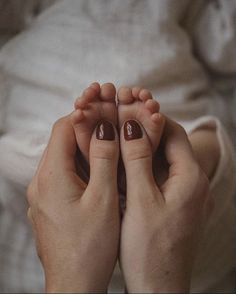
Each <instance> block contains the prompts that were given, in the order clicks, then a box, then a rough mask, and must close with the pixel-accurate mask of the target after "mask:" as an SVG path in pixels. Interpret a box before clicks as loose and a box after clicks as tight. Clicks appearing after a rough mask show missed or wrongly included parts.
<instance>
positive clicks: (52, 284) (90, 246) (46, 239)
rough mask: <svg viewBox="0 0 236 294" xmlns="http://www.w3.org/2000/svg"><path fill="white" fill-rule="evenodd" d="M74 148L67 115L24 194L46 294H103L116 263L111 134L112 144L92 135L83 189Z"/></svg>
mask: <svg viewBox="0 0 236 294" xmlns="http://www.w3.org/2000/svg"><path fill="white" fill-rule="evenodd" d="M114 130H115V129H114ZM76 149H77V143H76V138H75V133H74V128H73V126H72V124H71V119H70V116H67V117H64V118H62V119H60V120H59V121H57V122H56V123H55V125H54V127H53V130H52V134H51V138H50V141H49V144H48V146H47V148H46V150H45V152H44V155H43V158H42V160H41V162H40V165H39V167H38V170H37V172H36V174H35V176H34V178H33V180H32V182H31V184H30V186H29V188H28V192H27V197H28V202H29V206H30V208H29V211H28V216H29V219H30V221H31V223H32V226H33V230H34V233H35V237H36V245H37V251H38V255H39V257H40V260H41V262H42V265H43V268H44V272H45V281H46V289H45V290H46V292H47V293H77V292H79V293H104V292H106V290H107V285H108V283H109V281H110V278H111V275H112V272H113V269H114V266H115V263H116V260H117V254H118V247H119V235H120V219H119V201H118V191H117V181H116V178H117V163H118V155H119V153H118V151H119V148H118V136H117V133H116V138H115V140H113V141H102V140H97V139H96V137H95V133H94V134H93V135H92V139H91V147H90V165H91V175H90V180H89V183H88V185H86V184H85V183H84V182H83V181H82V180H81V179H80V178H79V176H78V175H77V173H76V167H75V153H76Z"/></svg>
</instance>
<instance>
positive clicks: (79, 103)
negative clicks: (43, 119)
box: [74, 87, 97, 109]
mask: <svg viewBox="0 0 236 294" xmlns="http://www.w3.org/2000/svg"><path fill="white" fill-rule="evenodd" d="M96 97H97V92H96V91H95V90H94V89H93V88H90V87H89V88H87V89H85V90H84V91H83V94H82V96H81V97H79V98H77V99H76V101H75V103H74V106H75V109H77V108H80V109H84V108H86V107H87V105H88V104H89V103H90V102H92V101H94V100H95V98H96Z"/></svg>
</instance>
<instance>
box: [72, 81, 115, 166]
mask: <svg viewBox="0 0 236 294" xmlns="http://www.w3.org/2000/svg"><path fill="white" fill-rule="evenodd" d="M115 95H116V89H115V87H114V85H113V84H111V83H106V84H104V85H102V86H101V87H100V85H99V84H98V83H92V84H91V85H90V86H89V87H88V88H87V89H85V90H84V92H83V94H82V96H81V97H80V98H78V99H76V101H75V104H74V106H75V111H74V112H73V114H72V117H71V119H72V124H73V126H74V129H75V134H76V140H77V143H78V146H79V148H80V151H81V152H82V155H83V156H84V157H85V158H86V159H87V161H88V159H89V148H90V140H91V136H92V134H93V131H94V129H95V127H96V125H97V124H98V123H99V121H102V120H104V121H109V122H111V123H113V125H115V126H116V125H117V108H116V101H115Z"/></svg>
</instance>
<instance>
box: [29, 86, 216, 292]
mask: <svg viewBox="0 0 236 294" xmlns="http://www.w3.org/2000/svg"><path fill="white" fill-rule="evenodd" d="M96 87H97V86H96ZM110 88H112V86H110ZM104 90H106V89H104V88H103V93H104V92H105V93H106V95H103V97H109V99H110V98H111V97H110V96H109V95H108V93H107V92H106V91H104ZM103 99H104V98H103ZM124 106H125V105H122V107H124ZM129 106H131V105H129ZM109 107H110V106H109ZM132 107H133V106H132ZM135 107H136V106H135ZM118 111H119V110H118ZM77 114H78V113H77ZM126 115H127V113H126ZM77 118H78V117H77ZM80 118H81V113H80ZM120 118H121V116H119V119H120ZM131 118H133V117H131ZM134 118H135V117H134ZM124 120H125V119H124ZM124 120H122V121H124ZM76 123H77V121H76V117H75V113H73V114H71V115H69V116H67V117H64V118H62V119H60V120H59V121H58V122H56V123H55V125H54V128H53V130H52V135H51V139H50V141H49V144H48V147H47V148H46V151H45V153H44V155H43V158H42V160H41V162H40V165H39V168H38V170H37V172H36V175H35V176H34V178H33V180H32V182H31V184H30V186H29V189H28V193H27V195H28V202H29V205H30V208H29V212H28V216H29V219H30V220H31V223H32V226H33V229H34V232H35V236H36V244H37V250H38V254H39V257H40V259H41V262H42V264H43V267H44V271H45V280H46V292H54V293H55V292H65V293H66V292H84V293H87V292H96V293H98V292H106V290H107V285H108V283H109V281H110V277H111V275H112V272H113V269H114V265H115V262H116V260H117V256H118V251H119V246H120V264H121V267H122V270H123V274H124V278H125V281H126V285H127V290H128V291H129V292H135V293H138V292H140V293H143V292H145V293H146V292H156V293H158V292H160V293H161V292H176V291H177V292H187V291H188V290H189V283H190V276H191V269H192V266H193V261H194V257H195V255H196V250H197V244H198V240H199V238H200V235H201V228H202V227H204V224H205V222H206V220H207V218H208V216H209V214H210V211H211V208H212V199H211V198H210V197H209V194H208V179H207V177H206V175H205V173H204V172H203V170H202V169H201V168H200V166H199V164H198V162H197V160H199V159H201V152H200V151H201V150H202V149H201V148H199V146H201V144H200V143H198V139H199V137H196V134H197V132H196V133H195V134H194V133H193V135H192V137H191V138H190V140H192V143H193V149H194V151H195V152H196V154H199V157H198V156H196V154H195V155H194V153H193V151H192V148H191V145H190V143H189V140H188V138H187V135H186V133H185V131H184V130H183V128H182V127H181V126H179V125H178V124H176V123H174V122H173V121H171V120H170V119H166V126H165V128H164V134H163V140H162V144H161V146H160V148H159V149H158V150H161V149H162V152H163V154H165V157H166V159H167V162H168V164H167V165H166V163H163V162H161V161H157V165H158V167H159V172H158V174H157V176H156V178H155V179H154V177H153V173H152V157H153V146H152V141H150V139H149V137H148V136H147V134H146V129H145V128H143V127H142V125H140V126H141V128H142V131H143V137H142V138H141V139H137V140H131V141H126V140H125V139H124V136H123V133H124V130H123V126H122V125H121V131H120V136H118V135H117V134H116V139H115V140H114V141H106V140H104V141H101V140H97V139H96V138H95V134H94V132H92V133H91V130H89V136H90V137H91V143H90V151H89V153H87V154H89V155H88V156H89V162H90V180H89V183H88V185H87V184H85V183H84V182H83V181H82V180H81V178H80V177H79V176H78V170H77V168H78V167H75V156H76V149H77V144H78V141H77V140H76V139H77V138H78V137H79V129H80V127H78V126H77V127H75V124H76ZM157 123H159V125H157V129H159V138H158V140H157V141H156V142H157V143H156V144H157V145H158V144H159V141H160V140H159V139H160V137H161V134H162V131H163V126H162V123H163V120H159V121H158V122H157ZM160 124H161V126H160ZM208 131H210V132H212V133H211V134H212V137H211V138H212V141H211V140H209V141H208V142H209V146H208V147H209V148H211V147H212V148H213V147H214V139H215V137H214V132H213V131H212V130H208ZM201 135H202V136H206V135H207V136H208V135H209V133H205V132H203V133H202V134H201ZM202 136H201V137H200V139H202V138H203V137H202ZM118 137H120V150H119V138H118ZM137 143H138V144H137ZM216 145H217V144H216ZM84 148H85V147H84ZM214 150H215V153H214V154H217V151H218V150H217V148H215V149H214ZM119 152H121V155H122V158H123V162H124V166H125V170H126V176H127V207H126V211H125V214H124V215H123V219H122V226H121V230H120V219H119V203H118V192H117V190H118V189H117V180H116V179H117V165H118V157H119ZM197 152H199V153H197ZM84 153H86V148H85V149H84ZM199 161H200V160H199ZM216 162H217V161H216ZM202 163H204V160H203V161H202ZM167 166H168V168H167ZM206 166H207V165H204V164H202V167H203V168H205V167H206ZM212 166H213V167H211V169H209V171H211V172H213V171H214V168H215V166H216V164H215V166H214V165H212ZM206 170H207V169H206ZM189 171H191V172H189ZM156 183H158V185H157V184H156ZM183 183H184V185H183ZM144 195H145V196H144ZM88 220H89V221H88ZM104 240H105V241H104ZM163 256H164V258H163ZM78 277H79V278H78Z"/></svg>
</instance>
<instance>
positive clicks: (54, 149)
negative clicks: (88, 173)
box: [42, 115, 77, 172]
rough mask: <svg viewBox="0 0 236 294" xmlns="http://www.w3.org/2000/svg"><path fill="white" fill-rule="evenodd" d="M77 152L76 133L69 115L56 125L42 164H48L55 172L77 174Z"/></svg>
mask: <svg viewBox="0 0 236 294" xmlns="http://www.w3.org/2000/svg"><path fill="white" fill-rule="evenodd" d="M76 151H77V143H76V138H75V133H74V129H73V126H72V124H71V120H70V116H69V115H68V116H65V117H63V118H60V119H59V120H58V121H57V122H56V123H55V124H54V126H53V129H52V133H51V137H50V140H49V143H48V146H47V149H46V151H45V154H44V157H43V159H42V162H47V164H49V166H50V167H53V168H54V170H55V171H56V169H58V170H61V169H63V170H71V171H74V172H76V166H75V155H76Z"/></svg>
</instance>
